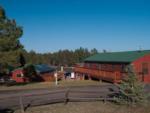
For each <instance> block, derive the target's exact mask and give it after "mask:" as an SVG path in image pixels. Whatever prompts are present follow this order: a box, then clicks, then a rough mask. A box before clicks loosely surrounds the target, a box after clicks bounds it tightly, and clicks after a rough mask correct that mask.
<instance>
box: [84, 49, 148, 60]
mask: <svg viewBox="0 0 150 113" xmlns="http://www.w3.org/2000/svg"><path fill="white" fill-rule="evenodd" d="M146 54H150V50H143V51H126V52H108V53H99V54H96V55H93V56H91V57H88V58H86V59H85V60H84V61H85V62H124V63H130V62H133V61H134V60H136V59H138V58H140V57H143V56H144V55H146Z"/></svg>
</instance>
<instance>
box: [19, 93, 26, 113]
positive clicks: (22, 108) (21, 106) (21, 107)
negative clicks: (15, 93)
mask: <svg viewBox="0 0 150 113" xmlns="http://www.w3.org/2000/svg"><path fill="white" fill-rule="evenodd" d="M19 104H20V110H21V113H25V111H24V106H23V102H22V96H21V95H20V97H19Z"/></svg>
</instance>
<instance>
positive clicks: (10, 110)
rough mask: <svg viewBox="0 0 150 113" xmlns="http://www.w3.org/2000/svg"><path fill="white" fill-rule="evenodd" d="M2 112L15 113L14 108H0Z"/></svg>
mask: <svg viewBox="0 0 150 113" xmlns="http://www.w3.org/2000/svg"><path fill="white" fill-rule="evenodd" d="M0 113H14V110H12V109H0Z"/></svg>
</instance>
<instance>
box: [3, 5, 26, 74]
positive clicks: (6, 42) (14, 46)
mask: <svg viewBox="0 0 150 113" xmlns="http://www.w3.org/2000/svg"><path fill="white" fill-rule="evenodd" d="M22 34H23V30H22V27H20V26H18V25H17V24H16V21H15V20H11V19H9V18H7V17H6V14H5V10H4V9H3V8H2V7H0V66H1V67H0V69H2V70H0V72H3V68H4V67H5V68H6V67H7V66H6V65H14V66H19V65H20V64H18V61H17V59H18V58H19V55H20V53H21V52H22V50H23V45H21V43H20V41H19V39H20V37H21V36H22ZM4 70H5V69H4Z"/></svg>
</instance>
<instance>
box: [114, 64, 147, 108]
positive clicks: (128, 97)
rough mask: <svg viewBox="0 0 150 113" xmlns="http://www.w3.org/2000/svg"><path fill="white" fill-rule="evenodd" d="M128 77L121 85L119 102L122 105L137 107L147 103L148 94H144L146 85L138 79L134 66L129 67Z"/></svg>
mask: <svg viewBox="0 0 150 113" xmlns="http://www.w3.org/2000/svg"><path fill="white" fill-rule="evenodd" d="M126 71H127V75H126V77H125V78H124V79H123V80H122V82H121V84H120V85H119V88H120V94H119V97H118V99H117V102H119V103H120V104H128V105H136V104H143V103H145V102H146V98H147V96H146V94H145V93H144V85H143V84H142V82H140V80H139V79H138V78H137V75H136V74H135V72H134V70H133V68H132V66H128V67H127V69H126Z"/></svg>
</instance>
